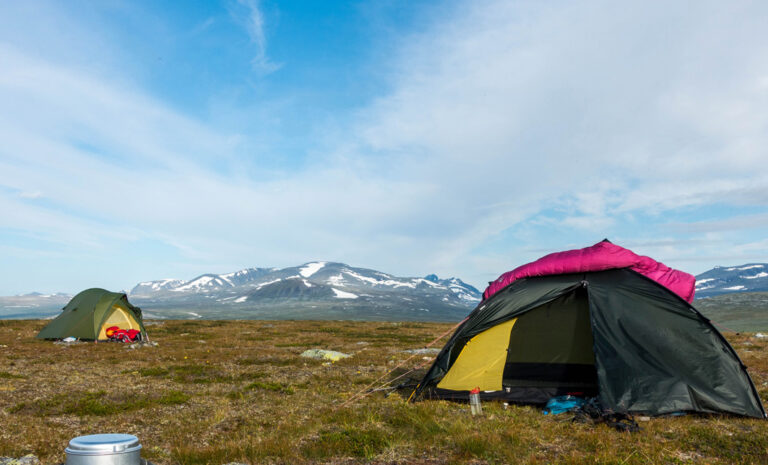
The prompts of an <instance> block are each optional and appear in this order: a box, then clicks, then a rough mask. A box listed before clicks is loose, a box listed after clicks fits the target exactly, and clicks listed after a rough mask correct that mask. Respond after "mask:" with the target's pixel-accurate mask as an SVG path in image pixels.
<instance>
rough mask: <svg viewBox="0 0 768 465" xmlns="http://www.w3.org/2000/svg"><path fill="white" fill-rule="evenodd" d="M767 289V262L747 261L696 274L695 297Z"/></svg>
mask: <svg viewBox="0 0 768 465" xmlns="http://www.w3.org/2000/svg"><path fill="white" fill-rule="evenodd" d="M759 291H768V264H766V263H748V264H746V265H741V266H733V267H722V266H716V267H715V268H713V269H711V270H709V271H707V272H704V273H702V274H700V275H698V276H696V298H704V297H713V296H716V295H720V294H728V293H731V292H759Z"/></svg>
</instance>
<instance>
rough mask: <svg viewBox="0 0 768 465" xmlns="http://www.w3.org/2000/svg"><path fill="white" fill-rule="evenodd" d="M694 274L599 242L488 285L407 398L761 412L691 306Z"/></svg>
mask: <svg viewBox="0 0 768 465" xmlns="http://www.w3.org/2000/svg"><path fill="white" fill-rule="evenodd" d="M694 285H695V278H694V277H693V276H692V275H690V274H687V273H684V272H681V271H678V270H674V269H672V268H669V267H667V266H665V265H664V264H662V263H659V262H657V261H655V260H653V259H651V258H649V257H643V256H639V255H636V254H634V253H633V252H632V251H630V250H628V249H625V248H622V247H619V246H617V245H615V244H612V243H610V242H609V241H607V240H605V241H602V242H599V243H597V244H595V245H594V246H591V247H587V248H584V249H578V250H570V251H566V252H559V253H555V254H551V255H547V256H545V257H543V258H541V259H539V260H537V261H535V262H532V263H529V264H527V265H523V266H521V267H518V268H516V269H514V270H512V271H509V272H507V273H504V274H503V275H501V276H500V277H499V278H498V279H497V280H496V281H494V282H492V283H490V285H489V286H488V288H487V289H486V290H485V292H484V294H483V301H482V302H481V303H480V304H479V305H478V307H477V308H475V309H474V310H473V311H472V313H470V315H469V317H468V318H467V319H466V320H465V321H464V323H463V324H461V326H459V328H458V329H457V330H456V332H455V333H454V334H453V336H452V337H451V339H450V340H449V341H448V343H447V344H446V345H445V347H443V349H442V350H441V352H440V353H439V354H438V356H437V358H436V359H435V362H434V363H433V365H432V366H431V367H430V369H429V370H428V371H427V373H426V375H425V376H424V378H423V379H422V380H421V382H420V383H419V385H418V387H417V388H416V390H415V392H414V393H413V396H412V398H413V399H415V400H418V399H425V398H441V399H455V400H466V399H468V395H469V392H470V390H471V389H473V388H474V387H476V386H478V387H480V389H481V391H482V393H481V397H482V398H484V399H499V400H505V401H511V402H519V403H534V404H538V403H541V404H543V403H546V402H547V401H548V400H549V399H551V398H553V397H556V396H560V395H567V394H571V395H578V396H583V397H596V398H597V399H598V400H599V402H600V404H601V405H602V406H603V407H604V408H606V409H610V410H612V411H615V412H624V413H643V414H648V415H662V414H669V413H677V412H706V413H731V414H736V415H743V416H749V417H759V418H763V417H764V416H765V411H764V409H763V406H762V403H761V401H760V398H759V396H758V394H757V391H756V390H755V387H754V384H753V383H752V380H751V379H750V377H749V375H748V374H747V371H746V367H745V366H744V365H743V364H742V362H741V360H740V359H739V357H738V355H737V354H736V352H735V351H734V350H733V348H732V347H731V346H730V344H728V342H727V341H726V340H725V338H724V337H723V336H722V335H721V334H720V333H719V332H718V331H717V329H716V328H715V327H714V326H713V325H712V323H711V322H710V321H709V320H708V319H707V318H706V317H704V316H703V315H702V314H701V313H699V312H698V311H697V310H696V309H695V308H694V307H693V306H692V305H691V302H692V301H693V293H694Z"/></svg>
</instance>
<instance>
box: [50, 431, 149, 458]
mask: <svg viewBox="0 0 768 465" xmlns="http://www.w3.org/2000/svg"><path fill="white" fill-rule="evenodd" d="M64 452H66V453H67V461H66V465H139V464H140V462H141V444H139V439H138V438H137V437H136V436H133V435H131V434H92V435H90V436H79V437H76V438H74V439H72V440H71V441H69V447H67V448H66V449H65V450H64Z"/></svg>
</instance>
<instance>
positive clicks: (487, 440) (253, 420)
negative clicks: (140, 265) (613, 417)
mask: <svg viewBox="0 0 768 465" xmlns="http://www.w3.org/2000/svg"><path fill="white" fill-rule="evenodd" d="M43 324H44V323H43V322H38V321H0V456H3V455H6V456H16V457H19V456H22V455H24V454H28V453H33V454H36V455H38V456H39V457H40V458H41V459H42V460H43V461H44V462H45V463H60V462H63V459H64V454H63V450H64V447H65V446H66V444H67V441H68V440H69V439H70V438H72V437H74V436H78V435H84V434H94V433H104V432H119V433H130V434H135V435H136V436H138V437H139V438H140V440H141V442H142V444H143V445H144V450H143V451H142V456H143V457H145V458H148V459H150V460H152V461H153V462H156V463H159V464H204V463H211V464H223V463H227V462H232V461H238V462H245V463H345V464H347V463H359V462H360V463H414V464H436V463H541V464H543V463H564V464H581V463H606V464H607V463H611V464H640V463H669V464H681V463H721V464H730V463H768V422H766V421H761V420H751V419H744V418H734V417H727V416H710V417H708V416H686V417H677V418H653V419H651V420H650V421H645V422H641V427H642V428H643V430H642V431H641V432H639V433H633V434H628V433H620V432H617V431H614V430H611V429H609V428H607V427H605V426H600V425H598V426H595V425H586V424H576V423H571V422H570V421H569V417H568V415H567V414H564V415H559V416H555V417H549V416H543V415H542V414H541V411H540V409H538V408H535V407H529V406H512V407H510V408H508V409H503V408H502V406H501V405H500V404H497V403H486V404H485V405H484V409H485V413H486V415H485V416H484V417H482V418H473V417H471V416H470V415H469V410H468V408H467V406H466V405H463V404H456V403H450V402H442V401H440V402H437V401H428V402H420V403H416V404H406V403H405V402H404V400H403V398H402V397H400V396H398V395H392V396H389V397H385V396H384V395H383V393H381V392H377V393H374V394H372V395H370V396H368V397H366V398H364V399H362V400H360V401H357V402H355V403H354V404H352V405H351V406H349V407H347V408H343V409H337V408H336V406H338V405H339V404H340V403H342V402H343V401H344V400H346V399H348V398H349V397H350V395H351V394H352V393H354V392H356V391H358V390H359V389H361V388H362V387H364V386H366V385H367V384H368V383H370V382H371V381H373V380H374V379H376V378H378V377H379V376H381V375H382V374H384V373H386V372H387V371H388V370H389V369H391V368H392V367H393V366H395V365H396V364H397V363H399V362H400V361H402V360H404V359H406V358H407V357H408V356H409V354H407V353H404V352H403V350H404V349H411V348H418V347H421V346H423V345H424V344H426V343H428V342H429V341H431V340H432V339H433V338H434V337H435V336H436V335H438V334H441V333H443V332H444V331H446V330H447V329H448V328H450V325H445V324H427V323H423V324H422V323H402V324H397V323H372V322H351V321H345V322H316V321H278V322H263V321H226V322H224V321H221V322H220V321H166V322H159V323H157V324H152V325H150V326H148V330H149V332H150V335H151V337H152V339H153V340H154V341H157V342H158V343H159V345H158V346H157V347H142V348H137V349H130V348H129V346H128V345H123V344H109V343H101V344H94V343H82V344H75V345H71V346H64V345H55V344H53V343H51V342H46V341H38V340H35V339H34V335H35V334H36V333H37V332H38V331H39V330H40V328H42V326H43ZM727 337H728V338H729V339H730V341H731V342H732V343H733V344H734V347H735V348H736V350H737V352H738V353H739V355H740V356H741V357H742V359H743V360H744V362H745V363H746V364H747V366H749V369H750V374H751V375H752V378H753V380H754V381H755V384H756V385H757V388H758V391H759V392H760V395H761V396H762V398H763V399H766V398H767V396H768V341H767V340H766V339H761V338H756V337H754V336H753V335H747V334H742V335H732V334H729V335H727ZM309 348H326V349H332V350H339V351H342V352H347V353H350V354H353V355H354V356H353V357H351V358H348V359H345V360H341V361H339V362H336V363H333V364H328V363H323V362H321V361H315V360H309V359H305V358H301V357H299V354H300V353H301V352H303V351H304V350H306V349H309ZM421 357H422V356H418V357H416V359H415V361H414V364H415V363H419V362H422V361H423V360H422V358H421Z"/></svg>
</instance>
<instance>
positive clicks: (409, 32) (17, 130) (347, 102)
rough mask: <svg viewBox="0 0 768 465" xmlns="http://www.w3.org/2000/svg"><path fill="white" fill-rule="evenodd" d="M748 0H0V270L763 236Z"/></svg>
mask: <svg viewBox="0 0 768 465" xmlns="http://www.w3.org/2000/svg"><path fill="white" fill-rule="evenodd" d="M766 23H768V2H760V1H753V2H749V1H733V2H722V1H707V0H702V1H698V2H667V1H647V0H643V1H629V2H615V1H610V0H585V1H557V0H555V1H551V2H540V1H525V0H519V1H518V0H516V1H495V0H481V1H473V0H467V1H465V0H447V1H418V0H371V1H368V0H359V1H330V0H329V1H323V2H305V1H274V0H260V1H259V0H223V1H207V0H206V1H192V0H185V1H176V2H174V1H167V2H153V1H139V0H131V1H122V0H99V1H95V0H92V1H78V0H73V1H68V2H59V1H50V2H49V1H45V0H29V1H24V2H0V108H1V109H2V111H0V295H14V294H22V293H28V292H33V291H37V292H68V293H75V292H78V291H80V290H82V289H84V288H88V287H105V288H108V289H112V290H118V289H130V288H131V287H133V286H134V285H135V284H136V283H137V282H139V281H147V280H153V279H162V278H181V279H191V278H194V277H195V276H198V275H200V274H203V273H225V272H231V271H235V270H239V269H242V268H246V267H287V266H295V265H300V264H303V263H306V262H309V261H313V260H329V261H337V262H344V263H347V264H349V265H352V266H359V267H366V268H373V269H376V270H379V271H384V272H388V273H392V274H395V275H398V276H424V275H426V274H430V273H437V274H438V275H439V276H440V277H450V276H456V277H459V278H461V279H463V280H465V281H467V282H469V283H470V284H473V285H475V286H476V287H478V288H481V289H482V288H484V287H485V285H486V284H487V282H488V281H490V280H493V279H495V278H496V277H497V276H498V275H500V274H501V273H502V272H504V271H506V270H509V269H512V268H514V267H516V266H518V265H521V264H523V263H526V262H528V261H531V260H534V259H536V258H538V257H540V256H542V255H545V254H547V253H550V252H555V251H560V250H566V249H572V248H580V247H586V246H589V245H592V244H594V243H596V242H598V241H600V240H602V239H603V238H609V239H610V240H611V241H612V242H614V243H617V244H619V245H622V246H624V247H628V248H630V249H632V250H633V251H635V252H636V253H639V254H642V255H649V256H651V257H654V258H656V259H658V260H660V261H662V262H664V263H665V264H667V265H670V266H672V267H675V268H679V269H682V270H685V271H688V272H690V273H693V274H698V273H701V272H703V271H706V270H708V269H710V268H712V267H714V266H716V265H723V266H729V265H738V264H743V263H750V262H768V28H766V27H765V24H766Z"/></svg>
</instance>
